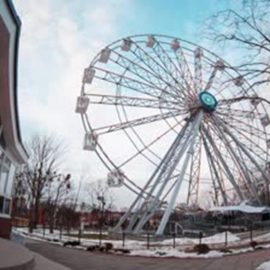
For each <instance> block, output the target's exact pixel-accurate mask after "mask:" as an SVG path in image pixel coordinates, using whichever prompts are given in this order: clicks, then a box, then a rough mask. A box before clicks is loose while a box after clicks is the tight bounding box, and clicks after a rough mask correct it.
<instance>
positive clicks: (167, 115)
mask: <svg viewBox="0 0 270 270" xmlns="http://www.w3.org/2000/svg"><path fill="white" fill-rule="evenodd" d="M181 114H182V112H179V111H172V112H168V113H164V114H156V115H152V116H148V117H142V118H137V119H135V120H130V121H127V122H123V123H117V124H114V125H108V126H104V127H99V128H96V129H94V130H93V131H94V132H96V134H99V135H101V134H107V133H110V132H115V131H119V130H122V129H126V128H133V127H136V126H140V125H145V124H150V123H153V122H156V121H160V120H163V119H165V118H170V117H175V116H179V115H181Z"/></svg>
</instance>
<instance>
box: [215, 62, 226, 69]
mask: <svg viewBox="0 0 270 270" xmlns="http://www.w3.org/2000/svg"><path fill="white" fill-rule="evenodd" d="M215 68H216V69H217V70H220V71H222V70H224V69H225V64H224V62H223V61H222V60H218V61H217V62H216V64H215Z"/></svg>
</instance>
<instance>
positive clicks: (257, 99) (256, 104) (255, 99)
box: [250, 95, 261, 107]
mask: <svg viewBox="0 0 270 270" xmlns="http://www.w3.org/2000/svg"><path fill="white" fill-rule="evenodd" d="M260 102H261V101H260V99H259V98H258V96H257V95H254V96H253V97H252V99H251V100H250V103H251V104H252V105H253V106H254V107H257V106H258V104H259V103H260Z"/></svg>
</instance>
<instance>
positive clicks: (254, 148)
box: [223, 120, 267, 161]
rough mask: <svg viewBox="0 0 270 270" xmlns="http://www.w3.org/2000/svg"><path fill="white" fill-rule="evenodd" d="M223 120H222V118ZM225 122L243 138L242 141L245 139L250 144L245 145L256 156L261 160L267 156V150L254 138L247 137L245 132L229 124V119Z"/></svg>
mask: <svg viewBox="0 0 270 270" xmlns="http://www.w3.org/2000/svg"><path fill="white" fill-rule="evenodd" d="M223 121H224V120H223ZM225 124H226V125H227V126H228V127H231V128H232V129H233V130H234V131H235V132H237V134H238V135H237V136H238V138H243V141H247V142H248V143H249V144H250V146H248V145H247V144H246V145H247V147H248V149H249V151H251V152H253V153H254V154H255V155H257V157H258V158H259V159H261V161H264V160H265V158H264V157H265V156H267V151H266V150H265V149H263V148H262V147H261V146H260V145H259V144H257V143H256V142H255V141H254V140H252V138H250V137H248V136H247V134H246V132H242V130H241V129H239V128H237V127H236V126H234V125H232V124H230V122H229V121H226V122H225Z"/></svg>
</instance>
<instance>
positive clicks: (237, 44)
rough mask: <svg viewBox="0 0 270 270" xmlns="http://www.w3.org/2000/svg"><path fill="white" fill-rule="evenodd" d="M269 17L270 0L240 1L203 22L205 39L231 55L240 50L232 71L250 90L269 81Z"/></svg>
mask: <svg viewBox="0 0 270 270" xmlns="http://www.w3.org/2000/svg"><path fill="white" fill-rule="evenodd" d="M236 2H237V1H236ZM237 4H239V2H238V3H237ZM269 14H270V1H268V0H243V1H242V6H241V7H240V8H235V9H226V10H222V11H220V12H218V13H217V14H215V15H213V16H212V17H211V18H209V20H208V21H207V22H206V29H207V37H208V38H210V39H211V40H213V41H214V42H216V43H218V44H219V45H221V46H223V49H229V50H231V51H233V52H234V53H235V50H237V49H240V51H239V52H240V55H241V56H242V57H241V59H240V61H239V63H238V64H237V65H236V66H235V67H234V68H236V69H237V70H238V71H239V72H240V73H241V74H242V75H243V76H244V77H245V78H246V79H248V81H249V82H250V84H251V87H254V86H259V85H267V84H268V83H269V82H270V65H269V60H270V28H269V25H270V16H269Z"/></svg>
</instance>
